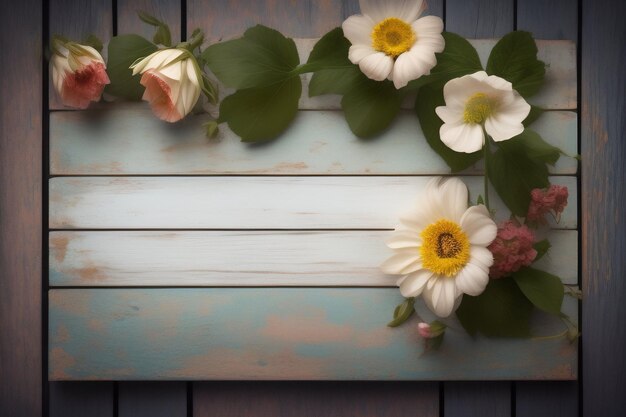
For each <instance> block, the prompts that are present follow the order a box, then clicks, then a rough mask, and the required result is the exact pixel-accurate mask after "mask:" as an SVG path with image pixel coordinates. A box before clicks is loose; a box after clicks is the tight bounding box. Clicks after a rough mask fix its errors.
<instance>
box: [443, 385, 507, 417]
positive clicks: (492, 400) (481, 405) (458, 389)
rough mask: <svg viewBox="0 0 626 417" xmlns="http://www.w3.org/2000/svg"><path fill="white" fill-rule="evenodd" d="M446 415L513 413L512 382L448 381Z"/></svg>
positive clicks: (472, 416) (479, 416)
mask: <svg viewBox="0 0 626 417" xmlns="http://www.w3.org/2000/svg"><path fill="white" fill-rule="evenodd" d="M444 385H445V387H444V404H445V406H444V411H445V417H488V416H494V417H506V416H510V415H511V383H509V382H446V383H445V384H444Z"/></svg>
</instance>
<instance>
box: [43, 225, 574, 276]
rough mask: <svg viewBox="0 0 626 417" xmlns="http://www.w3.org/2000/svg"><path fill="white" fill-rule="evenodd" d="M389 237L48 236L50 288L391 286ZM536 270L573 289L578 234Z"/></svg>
mask: <svg viewBox="0 0 626 417" xmlns="http://www.w3.org/2000/svg"><path fill="white" fill-rule="evenodd" d="M389 236H390V232H384V231H333V232H295V231H294V232H254V231H241V232H219V231H216V232H202V231H190V232H52V233H50V252H49V254H50V263H49V265H50V285H51V286H81V287H83V286H95V287H97V286H168V285H170V286H273V285H288V286H333V285H341V286H364V285H365V286H395V280H396V279H395V277H392V276H388V275H385V274H383V273H382V272H381V271H380V269H379V265H380V264H381V263H382V262H383V261H384V260H385V259H387V258H388V257H389V256H391V255H392V254H393V251H392V250H391V249H389V248H387V246H386V245H385V244H384V242H385V239H387V238H388V237H389ZM548 239H550V242H551V243H552V248H551V249H550V253H549V255H546V256H545V257H544V258H543V259H541V260H540V261H538V262H537V263H536V264H535V265H536V266H537V268H539V269H542V270H545V271H548V272H550V273H553V274H556V275H558V276H560V277H561V278H562V279H563V281H564V282H565V283H567V284H574V285H576V284H577V283H578V262H577V259H578V232H577V231H575V230H561V231H553V232H551V233H550V235H549V236H548Z"/></svg>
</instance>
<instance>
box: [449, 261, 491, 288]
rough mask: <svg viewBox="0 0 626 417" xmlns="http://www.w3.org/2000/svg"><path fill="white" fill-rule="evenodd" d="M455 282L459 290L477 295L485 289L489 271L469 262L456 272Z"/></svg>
mask: <svg viewBox="0 0 626 417" xmlns="http://www.w3.org/2000/svg"><path fill="white" fill-rule="evenodd" d="M455 282H456V286H457V288H458V289H459V290H460V291H462V292H464V293H465V294H468V295H472V296H477V295H480V294H482V292H483V291H485V288H486V287H487V284H488V283H489V271H485V270H484V269H482V268H481V267H479V266H477V265H475V264H473V263H471V262H470V263H468V264H467V265H465V267H464V268H463V269H462V270H461V271H460V272H459V273H458V275H457V276H456V279H455Z"/></svg>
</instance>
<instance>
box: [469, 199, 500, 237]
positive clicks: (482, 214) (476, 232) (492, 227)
mask: <svg viewBox="0 0 626 417" xmlns="http://www.w3.org/2000/svg"><path fill="white" fill-rule="evenodd" d="M461 228H462V229H463V231H464V232H465V233H467V237H468V238H469V241H470V244H472V245H480V246H489V245H490V244H491V242H493V240H494V239H495V238H496V234H497V233H498V227H497V226H496V223H495V222H494V221H493V219H492V218H491V216H489V212H488V211H487V208H486V207H485V206H484V205H482V204H480V205H477V206H472V207H470V208H468V209H467V211H466V212H465V214H463V217H461Z"/></svg>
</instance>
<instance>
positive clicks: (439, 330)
mask: <svg viewBox="0 0 626 417" xmlns="http://www.w3.org/2000/svg"><path fill="white" fill-rule="evenodd" d="M445 330H446V325H445V324H443V323H442V322H440V321H438V320H435V321H433V322H432V323H430V324H428V323H426V322H421V323H418V324H417V332H418V333H419V335H420V336H422V337H423V338H424V339H434V338H435V337H439V336H441V335H442V334H443V333H444V332H445Z"/></svg>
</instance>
